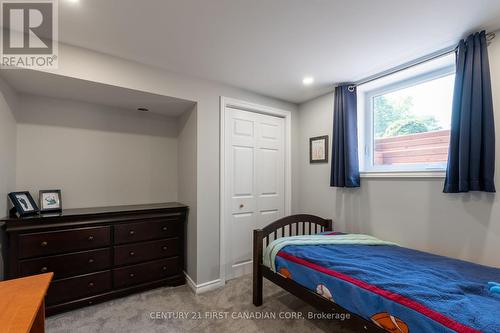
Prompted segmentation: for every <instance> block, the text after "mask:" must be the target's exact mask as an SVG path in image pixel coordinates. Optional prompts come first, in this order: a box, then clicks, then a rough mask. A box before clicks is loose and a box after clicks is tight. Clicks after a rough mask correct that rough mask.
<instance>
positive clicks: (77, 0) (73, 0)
mask: <svg viewBox="0 0 500 333" xmlns="http://www.w3.org/2000/svg"><path fill="white" fill-rule="evenodd" d="M66 2H69V3H79V2H80V0H66Z"/></svg>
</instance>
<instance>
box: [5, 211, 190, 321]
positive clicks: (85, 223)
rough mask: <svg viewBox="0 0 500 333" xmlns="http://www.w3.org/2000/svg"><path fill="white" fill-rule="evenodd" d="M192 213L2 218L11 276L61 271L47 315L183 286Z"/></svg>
mask: <svg viewBox="0 0 500 333" xmlns="http://www.w3.org/2000/svg"><path fill="white" fill-rule="evenodd" d="M187 212H188V208H187V207H186V206H184V205H182V204H179V203H165V204H153V205H134V206H118V207H101V208H85V209H69V210H64V211H63V212H62V213H60V214H56V215H38V216H32V217H24V218H20V219H18V218H6V219H3V220H2V221H3V222H4V225H3V227H2V229H3V231H4V233H5V241H6V245H4V246H3V248H4V250H3V257H4V262H5V274H6V279H13V278H17V277H22V276H28V275H34V274H39V273H45V272H54V279H53V281H52V283H51V284H50V287H49V290H48V293H47V296H46V310H47V314H48V315H51V314H55V313H59V312H63V311H67V310H71V309H75V308H79V307H82V306H86V305H92V304H95V303H98V302H103V301H107V300H110V299H113V298H116V297H121V296H124V295H128V294H131V293H135V292H139V291H144V290H147V289H152V288H157V287H160V286H167V285H168V286H177V285H181V284H184V283H185V277H184V274H183V266H184V230H185V228H184V225H185V221H186V216H187Z"/></svg>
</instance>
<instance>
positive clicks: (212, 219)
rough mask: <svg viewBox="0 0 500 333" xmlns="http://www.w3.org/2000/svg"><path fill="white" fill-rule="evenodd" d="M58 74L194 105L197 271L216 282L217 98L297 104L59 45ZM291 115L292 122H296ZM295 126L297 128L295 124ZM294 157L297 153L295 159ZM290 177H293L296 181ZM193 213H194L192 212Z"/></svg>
mask: <svg viewBox="0 0 500 333" xmlns="http://www.w3.org/2000/svg"><path fill="white" fill-rule="evenodd" d="M50 72H52V73H54V74H59V75H65V76H69V77H74V78H80V79H84V80H89V81H95V82H101V83H105V84H110V85H116V86H119V87H125V88H130V89H135V90H141V91H146V92H150V93H156V94H160V95H167V96H172V97H177V98H182V99H186V100H190V101H196V102H197V103H198V104H197V152H198V156H197V162H196V163H197V171H196V173H197V176H196V180H197V185H196V189H197V194H196V195H197V207H196V219H197V221H196V228H197V230H196V232H197V249H196V251H197V255H196V258H197V270H196V276H191V278H192V279H193V280H194V281H195V282H196V283H198V284H200V283H204V282H208V281H213V280H216V279H218V278H219V246H218V244H219V98H220V96H227V97H232V98H236V99H242V100H246V101H249V102H253V103H258V104H263V105H268V106H271V107H276V108H280V109H284V110H290V111H296V110H297V106H296V105H295V104H291V103H286V102H283V101H279V100H276V99H273V98H268V97H265V96H262V95H258V94H255V93H252V92H249V91H246V90H243V89H239V88H234V87H231V86H227V85H224V84H220V83H216V82H212V81H207V80H202V79H199V78H194V77H189V76H184V75H179V74H175V73H172V72H168V71H165V70H162V69H158V68H155V67H150V66H146V65H143V64H139V63H136V62H132V61H127V60H123V59H119V58H116V57H113V56H108V55H105V54H101V53H97V52H93V51H89V50H85V49H82V48H78V47H73V46H68V45H64V44H62V45H60V47H59V68H58V69H57V70H50ZM294 117H295V115H293V116H292V122H295V118H294ZM292 126H293V127H295V126H296V124H295V123H294V124H293V125H292ZM294 156H298V155H294ZM296 176H297V175H296V174H293V177H296ZM191 214H192V212H191Z"/></svg>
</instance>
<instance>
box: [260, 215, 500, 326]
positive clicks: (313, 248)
mask: <svg viewBox="0 0 500 333" xmlns="http://www.w3.org/2000/svg"><path fill="white" fill-rule="evenodd" d="M297 235H313V236H297ZM290 236H294V237H290ZM253 262H254V271H253V274H254V276H253V303H254V304H255V305H256V306H260V305H261V304H262V288H263V284H262V283H263V278H264V277H265V278H267V279H268V280H270V281H272V282H274V283H275V284H277V285H278V286H280V287H282V288H284V289H285V290H287V291H289V292H291V293H292V294H294V295H296V296H297V297H299V298H301V299H303V300H304V301H306V302H308V303H310V304H312V305H313V306H315V307H316V308H318V309H319V310H321V311H324V312H328V313H336V314H349V315H350V318H351V319H349V320H345V321H344V322H343V324H344V325H345V326H346V327H349V328H351V329H353V331H355V332H394V333H408V332H411V333H435V332H436V333H437V332H443V333H448V332H460V333H462V332H463V333H478V332H483V333H490V332H491V333H494V332H500V314H499V313H498V312H499V310H500V294H498V293H494V292H492V291H491V290H490V288H489V285H488V283H489V282H500V269H498V268H492V267H486V266H481V265H476V264H473V263H469V262H465V261H460V260H456V259H451V258H446V257H441V256H437V255H432V254H429V253H425V252H420V251H416V250H411V249H407V248H404V247H400V246H398V245H397V244H393V243H389V242H383V241H380V240H377V239H375V238H373V237H370V236H360V235H347V234H342V233H337V232H333V230H332V221H331V220H325V219H322V218H320V217H317V216H312V215H294V216H289V217H285V218H283V219H281V220H278V221H276V222H274V223H272V224H270V225H268V226H267V227H265V228H263V229H262V230H255V231H254V261H253Z"/></svg>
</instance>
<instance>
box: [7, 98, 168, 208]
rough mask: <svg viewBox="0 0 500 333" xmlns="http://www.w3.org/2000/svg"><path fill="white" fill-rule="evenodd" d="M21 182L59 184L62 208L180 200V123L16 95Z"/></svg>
mask: <svg viewBox="0 0 500 333" xmlns="http://www.w3.org/2000/svg"><path fill="white" fill-rule="evenodd" d="M15 116H16V119H17V168H16V171H17V172H16V188H17V189H18V190H28V191H31V193H32V194H33V195H34V196H35V200H37V194H38V191H39V190H40V189H52V188H56V189H62V191H63V204H64V207H65V208H76V207H95V206H113V205H127V204H141V203H155V202H166V201H175V200H177V187H178V183H177V121H176V119H175V118H170V117H166V116H163V115H156V114H151V113H138V112H133V111H130V110H123V109H118V108H112V107H107V106H102V105H97V104H89V103H81V102H75V101H69V100H63V99H55V98H47V97H39V96H33V95H19V107H18V109H17V110H16V112H15Z"/></svg>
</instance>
